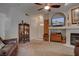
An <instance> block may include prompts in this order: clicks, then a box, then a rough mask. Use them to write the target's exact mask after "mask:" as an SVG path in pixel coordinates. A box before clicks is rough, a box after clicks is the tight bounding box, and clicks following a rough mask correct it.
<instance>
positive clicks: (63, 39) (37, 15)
mask: <svg viewBox="0 0 79 59" xmlns="http://www.w3.org/2000/svg"><path fill="white" fill-rule="evenodd" d="M45 6H49V7H50V8H48V9H44V7H45ZM78 15H79V3H0V37H1V38H0V39H1V40H2V41H3V43H5V44H6V42H7V40H8V41H10V40H11V39H12V40H14V42H9V44H10V43H11V44H12V43H15V40H16V41H17V42H16V46H14V48H15V50H14V48H13V50H14V51H15V52H16V50H18V52H17V56H23V55H24V56H27V55H38V56H40V55H42V56H43V55H44V56H45V55H49V56H50V55H51V56H53V55H58V56H60V55H61V56H63V55H69V56H73V55H76V54H77V55H79V52H78V51H77V49H76V51H77V52H78V53H77V52H76V51H75V53H74V49H75V45H76V41H77V42H78V38H79V20H78ZM59 19H60V20H59ZM21 25H23V26H25V28H24V30H23V32H22V30H20V29H21ZM26 31H27V32H26ZM21 32H22V33H23V35H22V33H21ZM24 34H25V35H24ZM26 34H27V35H26ZM27 36H28V37H27ZM26 37H27V38H26ZM57 37H58V38H57ZM54 38H55V39H54ZM46 45H47V47H46ZM53 45H54V46H53ZM25 46H26V47H25ZM3 47H4V45H3ZM43 47H44V48H43ZM50 47H51V48H50ZM60 47H61V48H60ZM0 48H1V47H0ZM37 48H38V49H37ZM55 48H56V50H55ZM66 48H67V49H66ZM1 49H2V48H1ZM26 49H27V51H26ZM45 49H48V50H45ZM52 49H53V52H52ZM4 50H6V49H4ZM4 50H3V51H4ZM33 50H34V51H33ZM43 50H45V51H43ZM3 51H0V53H3V54H5V53H4V52H3ZM14 51H13V52H14ZM30 51H31V52H30ZM50 51H51V52H50ZM54 51H55V52H54ZM58 51H60V52H58ZM61 51H62V52H61ZM64 51H65V52H64ZM11 52H12V49H11ZM11 52H10V53H8V54H7V55H10V54H11ZM25 52H26V53H25ZM27 52H28V53H27ZM68 52H70V53H68ZM46 53H47V54H46ZM14 54H16V53H12V54H11V55H14ZM5 55H6V54H5Z"/></svg>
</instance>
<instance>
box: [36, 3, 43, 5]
mask: <svg viewBox="0 0 79 59" xmlns="http://www.w3.org/2000/svg"><path fill="white" fill-rule="evenodd" d="M34 4H36V5H42V4H41V3H34Z"/></svg>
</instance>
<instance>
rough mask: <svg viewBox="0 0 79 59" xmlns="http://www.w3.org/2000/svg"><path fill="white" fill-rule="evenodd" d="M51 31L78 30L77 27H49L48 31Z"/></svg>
mask: <svg viewBox="0 0 79 59" xmlns="http://www.w3.org/2000/svg"><path fill="white" fill-rule="evenodd" d="M52 29H72V30H73V29H79V26H71V27H49V30H52Z"/></svg>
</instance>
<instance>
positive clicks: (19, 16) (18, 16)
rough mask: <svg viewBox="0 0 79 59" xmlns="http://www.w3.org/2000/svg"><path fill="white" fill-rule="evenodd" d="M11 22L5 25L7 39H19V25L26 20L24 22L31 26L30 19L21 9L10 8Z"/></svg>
mask: <svg viewBox="0 0 79 59" xmlns="http://www.w3.org/2000/svg"><path fill="white" fill-rule="evenodd" d="M8 16H9V17H8V18H9V20H8V21H6V23H5V38H6V39H9V38H18V24H19V23H20V22H21V21H22V20H24V22H26V23H28V24H30V17H29V16H25V13H24V12H23V11H21V9H20V7H16V6H15V7H10V11H9V15H8Z"/></svg>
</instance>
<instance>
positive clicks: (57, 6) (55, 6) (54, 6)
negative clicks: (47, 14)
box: [51, 5, 60, 8]
mask: <svg viewBox="0 0 79 59" xmlns="http://www.w3.org/2000/svg"><path fill="white" fill-rule="evenodd" d="M51 7H52V8H59V7H60V5H51Z"/></svg>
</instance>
